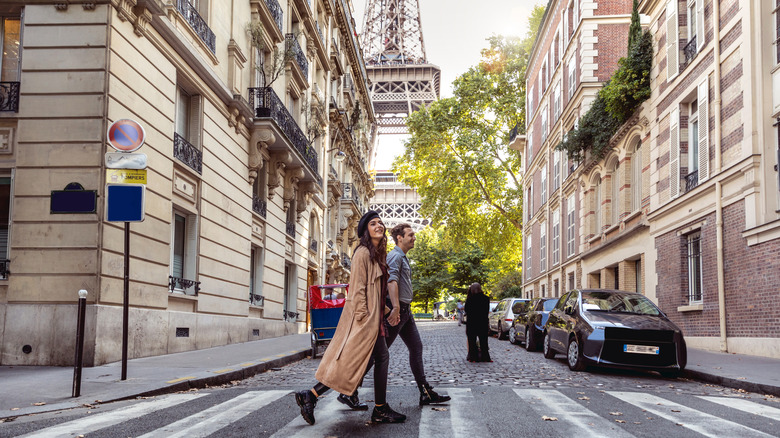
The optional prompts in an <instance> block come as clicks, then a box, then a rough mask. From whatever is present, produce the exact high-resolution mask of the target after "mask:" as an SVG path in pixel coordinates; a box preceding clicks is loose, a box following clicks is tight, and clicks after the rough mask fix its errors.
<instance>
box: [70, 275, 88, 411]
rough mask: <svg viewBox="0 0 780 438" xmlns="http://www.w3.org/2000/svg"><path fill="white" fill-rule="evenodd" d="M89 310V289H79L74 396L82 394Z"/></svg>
mask: <svg viewBox="0 0 780 438" xmlns="http://www.w3.org/2000/svg"><path fill="white" fill-rule="evenodd" d="M86 311H87V291H86V290H84V289H81V290H80V291H79V316H78V322H77V323H76V360H75V363H74V368H73V394H72V396H73V397H78V396H80V395H81V363H82V360H83V358H84V320H85V319H86Z"/></svg>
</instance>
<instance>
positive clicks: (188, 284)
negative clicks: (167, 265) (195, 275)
mask: <svg viewBox="0 0 780 438" xmlns="http://www.w3.org/2000/svg"><path fill="white" fill-rule="evenodd" d="M190 289H192V292H191V293H190ZM168 290H169V291H171V292H174V291H176V290H180V291H183V292H184V293H185V294H187V295H198V292H200V282H199V281H195V280H188V279H186V278H180V277H173V276H171V275H169V276H168Z"/></svg>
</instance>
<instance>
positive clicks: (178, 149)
mask: <svg viewBox="0 0 780 438" xmlns="http://www.w3.org/2000/svg"><path fill="white" fill-rule="evenodd" d="M173 156H174V157H176V159H178V160H179V161H181V162H183V163H184V164H186V165H187V166H190V168H192V170H194V171H196V172H198V173H203V152H201V151H199V150H198V148H196V147H195V146H193V145H192V144H190V142H188V141H187V140H186V139H185V138H184V137H182V136H181V135H179V134H177V133H175V132H174V133H173Z"/></svg>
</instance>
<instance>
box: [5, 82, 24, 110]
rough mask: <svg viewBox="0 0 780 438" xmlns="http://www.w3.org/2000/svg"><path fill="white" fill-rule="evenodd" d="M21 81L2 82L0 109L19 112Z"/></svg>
mask: <svg viewBox="0 0 780 438" xmlns="http://www.w3.org/2000/svg"><path fill="white" fill-rule="evenodd" d="M19 84H20V82H0V111H4V112H5V111H8V112H14V113H18V112H19Z"/></svg>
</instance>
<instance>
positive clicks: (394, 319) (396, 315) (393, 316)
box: [387, 307, 401, 326]
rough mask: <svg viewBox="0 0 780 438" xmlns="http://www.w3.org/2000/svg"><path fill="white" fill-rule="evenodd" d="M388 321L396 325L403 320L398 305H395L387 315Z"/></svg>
mask: <svg viewBox="0 0 780 438" xmlns="http://www.w3.org/2000/svg"><path fill="white" fill-rule="evenodd" d="M387 322H388V324H390V325H392V326H396V325H398V323H399V322H401V312H399V311H398V307H394V308H393V310H391V311H390V314H389V315H387Z"/></svg>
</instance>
